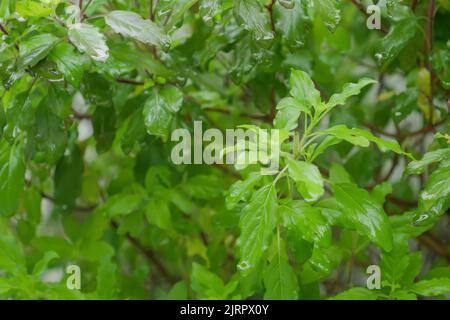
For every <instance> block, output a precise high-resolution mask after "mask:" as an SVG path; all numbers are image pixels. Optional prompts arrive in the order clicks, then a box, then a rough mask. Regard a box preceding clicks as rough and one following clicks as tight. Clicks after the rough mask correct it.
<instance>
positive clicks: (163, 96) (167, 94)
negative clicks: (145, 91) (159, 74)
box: [143, 87, 183, 141]
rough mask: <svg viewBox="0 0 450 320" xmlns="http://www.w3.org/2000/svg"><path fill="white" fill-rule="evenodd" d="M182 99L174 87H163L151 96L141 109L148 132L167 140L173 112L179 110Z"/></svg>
mask: <svg viewBox="0 0 450 320" xmlns="http://www.w3.org/2000/svg"><path fill="white" fill-rule="evenodd" d="M182 101H183V95H182V93H181V92H180V91H179V90H178V89H177V88H176V87H165V88H163V89H162V90H161V91H160V92H159V93H155V94H154V95H153V96H151V97H150V98H149V99H148V100H147V101H146V102H145V105H144V110H143V112H144V121H145V126H146V127H147V132H148V134H151V135H156V136H160V137H162V138H163V140H164V141H165V140H167V138H168V135H169V130H170V126H171V123H172V120H173V117H174V116H173V114H174V113H176V112H178V111H179V109H180V108H181V105H182Z"/></svg>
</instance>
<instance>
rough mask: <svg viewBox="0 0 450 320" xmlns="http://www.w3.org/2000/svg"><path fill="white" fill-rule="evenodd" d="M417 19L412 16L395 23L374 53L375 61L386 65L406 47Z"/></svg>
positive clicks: (414, 32)
mask: <svg viewBox="0 0 450 320" xmlns="http://www.w3.org/2000/svg"><path fill="white" fill-rule="evenodd" d="M416 28H417V21H416V19H415V17H414V16H412V15H411V16H410V17H408V18H406V19H403V20H401V21H400V22H398V23H396V24H395V25H394V26H393V27H392V28H391V30H390V31H389V34H388V35H387V36H386V37H384V38H383V39H382V40H381V43H380V46H379V51H378V52H377V53H376V54H375V58H376V60H377V62H378V63H379V64H380V65H381V66H383V68H385V67H387V65H389V64H390V63H391V62H392V61H393V60H394V59H395V58H396V57H397V56H398V55H399V53H400V52H401V51H402V50H403V48H405V47H406V45H407V44H408V43H409V41H410V40H411V39H412V38H413V37H414V35H415V34H416Z"/></svg>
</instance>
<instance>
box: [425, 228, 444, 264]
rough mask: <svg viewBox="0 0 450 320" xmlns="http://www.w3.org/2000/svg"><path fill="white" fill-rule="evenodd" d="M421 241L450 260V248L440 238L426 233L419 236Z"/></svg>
mask: <svg viewBox="0 0 450 320" xmlns="http://www.w3.org/2000/svg"><path fill="white" fill-rule="evenodd" d="M419 241H420V243H422V244H424V245H426V246H427V247H428V248H430V249H432V250H433V251H434V252H435V253H437V254H438V255H440V256H442V257H445V258H446V259H447V261H450V251H449V250H448V247H447V246H446V245H445V244H444V243H442V242H441V241H440V240H439V239H437V238H435V237H433V236H432V235H431V234H429V233H426V234H422V235H421V236H419Z"/></svg>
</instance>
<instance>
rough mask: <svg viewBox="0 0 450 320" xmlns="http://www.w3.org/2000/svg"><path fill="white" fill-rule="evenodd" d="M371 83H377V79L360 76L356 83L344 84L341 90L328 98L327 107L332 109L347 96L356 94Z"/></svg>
mask: <svg viewBox="0 0 450 320" xmlns="http://www.w3.org/2000/svg"><path fill="white" fill-rule="evenodd" d="M373 83H377V81H375V80H373V79H369V78H362V79H360V80H359V81H358V82H357V83H347V84H345V85H344V88H343V89H342V92H340V93H335V94H333V95H332V96H331V98H330V100H328V103H327V108H328V109H332V108H334V107H335V106H338V105H343V104H345V103H346V102H347V100H348V98H350V97H351V96H356V95H358V94H359V93H360V92H361V89H362V88H364V87H366V86H368V85H370V84H373Z"/></svg>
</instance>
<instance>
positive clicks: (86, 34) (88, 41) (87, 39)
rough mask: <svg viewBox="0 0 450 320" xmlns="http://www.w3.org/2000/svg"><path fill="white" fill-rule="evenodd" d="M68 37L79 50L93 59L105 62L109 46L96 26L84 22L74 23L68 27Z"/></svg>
mask: <svg viewBox="0 0 450 320" xmlns="http://www.w3.org/2000/svg"><path fill="white" fill-rule="evenodd" d="M69 39H70V41H71V42H72V43H73V44H74V45H75V47H77V49H78V50H79V51H81V52H84V53H86V54H87V55H88V56H90V57H91V58H92V59H93V60H95V61H100V62H105V61H106V60H107V59H108V57H109V48H108V46H107V45H106V40H105V37H104V36H103V34H102V33H101V32H100V31H99V29H98V28H97V27H94V26H92V25H90V24H86V23H75V24H73V25H71V26H70V27H69Z"/></svg>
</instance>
